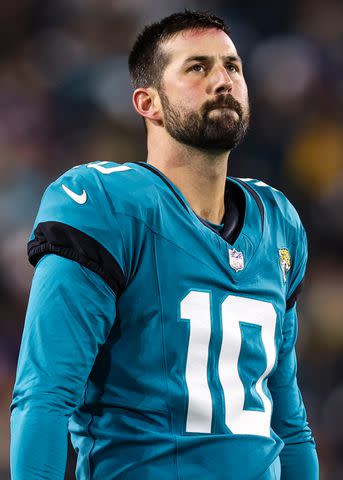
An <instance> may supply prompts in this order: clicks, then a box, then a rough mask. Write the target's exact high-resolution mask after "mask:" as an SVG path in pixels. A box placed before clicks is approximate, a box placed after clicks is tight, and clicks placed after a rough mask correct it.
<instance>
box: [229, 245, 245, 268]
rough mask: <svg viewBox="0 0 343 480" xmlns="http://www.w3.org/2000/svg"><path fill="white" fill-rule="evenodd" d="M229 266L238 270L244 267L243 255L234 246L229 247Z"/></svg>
mask: <svg viewBox="0 0 343 480" xmlns="http://www.w3.org/2000/svg"><path fill="white" fill-rule="evenodd" d="M229 260H230V267H231V268H233V269H234V270H235V272H238V271H239V270H243V268H244V257H243V253H242V252H238V251H237V250H236V249H235V248H233V249H231V248H229Z"/></svg>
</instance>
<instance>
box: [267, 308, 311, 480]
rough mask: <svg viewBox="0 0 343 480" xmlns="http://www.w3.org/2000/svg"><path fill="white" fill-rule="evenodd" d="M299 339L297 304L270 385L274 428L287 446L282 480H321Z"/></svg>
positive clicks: (286, 324)
mask: <svg viewBox="0 0 343 480" xmlns="http://www.w3.org/2000/svg"><path fill="white" fill-rule="evenodd" d="M296 338H297V313H296V305H293V307H292V308H290V309H289V310H288V311H287V312H286V315H285V319H284V326H283V344H282V347H281V349H280V352H279V358H278V365H277V368H276V371H275V372H274V374H273V375H272V376H271V378H270V380H269V382H268V386H269V390H270V392H271V394H272V398H273V415H272V428H273V430H274V431H275V432H276V433H277V435H278V436H279V437H280V438H281V439H282V440H283V442H284V443H285V446H284V448H283V450H282V452H281V454H280V460H281V467H282V476H281V478H282V480H296V479H299V478H306V479H308V480H318V478H319V473H318V471H319V468H318V458H317V453H316V447H315V442H314V439H313V435H312V432H311V429H310V427H309V425H308V422H307V416H306V410H305V406H304V403H303V400H302V396H301V393H300V390H299V388H298V384H297V378H296V374H297V360H296V352H295V342H296Z"/></svg>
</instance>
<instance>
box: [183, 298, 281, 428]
mask: <svg viewBox="0 0 343 480" xmlns="http://www.w3.org/2000/svg"><path fill="white" fill-rule="evenodd" d="M180 307H181V319H182V320H188V321H189V324H190V335H189V344H188V353H187V362H186V374H185V378H186V384H187V388H188V412H187V420H186V432H202V433H210V432H211V425H212V408H213V407H212V404H213V401H212V395H211V391H210V388H209V384H208V377H207V372H208V359H209V346H210V339H211V294H210V292H204V291H196V290H192V291H190V292H189V293H188V294H187V295H186V297H185V298H184V299H183V300H182V302H181V305H180ZM221 315H222V325H223V327H222V328H223V340H222V346H221V350H220V354H219V361H218V375H219V380H220V383H221V386H222V389H223V392H224V398H225V423H226V425H227V427H228V428H229V429H230V430H231V432H232V433H234V434H250V435H260V436H266V437H269V436H270V420H271V413H272V404H271V401H270V399H269V398H268V396H267V395H266V394H265V392H264V391H263V388H262V382H263V380H264V379H265V378H266V377H267V375H268V374H269V373H270V372H271V370H272V369H273V367H274V365H275V361H276V349H275V343H274V337H275V325H276V312H275V309H274V307H273V305H272V304H271V303H268V302H262V301H261V300H254V299H251V298H244V297H237V296H233V295H230V296H228V297H227V298H226V299H225V300H224V302H223V303H222V305H221ZM242 323H244V324H248V325H254V326H257V328H258V329H259V332H260V336H261V340H262V345H263V350H264V353H265V357H266V368H265V370H264V372H263V373H262V375H261V376H260V377H259V378H258V379H257V380H256V383H255V387H254V388H255V391H256V393H257V394H258V396H259V399H260V401H262V405H263V408H260V409H259V410H260V411H257V409H250V410H249V407H245V400H246V398H245V396H246V394H245V392H246V390H245V386H244V384H243V381H242V379H241V377H240V375H239V369H238V364H239V357H240V352H241V347H242V333H241V324H242ZM251 361H253V360H251ZM248 368H249V365H248ZM244 378H246V375H245V376H244ZM250 385H251V383H250ZM246 388H249V386H248V387H247V386H246Z"/></svg>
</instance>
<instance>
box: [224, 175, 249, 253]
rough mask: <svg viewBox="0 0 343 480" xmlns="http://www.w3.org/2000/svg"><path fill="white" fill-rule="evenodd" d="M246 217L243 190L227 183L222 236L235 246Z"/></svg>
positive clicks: (231, 183)
mask: <svg viewBox="0 0 343 480" xmlns="http://www.w3.org/2000/svg"><path fill="white" fill-rule="evenodd" d="M245 215H246V198H245V194H244V192H243V190H242V189H241V188H240V187H239V186H238V185H237V184H236V183H234V182H230V181H227V182H226V189H225V215H224V228H223V230H222V231H221V232H220V235H221V236H222V238H224V240H226V241H227V242H228V243H230V244H231V245H233V244H234V243H235V241H236V240H237V238H238V237H239V235H240V233H241V231H242V229H243V225H244V220H245Z"/></svg>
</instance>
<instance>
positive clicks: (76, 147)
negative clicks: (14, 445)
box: [0, 0, 343, 480]
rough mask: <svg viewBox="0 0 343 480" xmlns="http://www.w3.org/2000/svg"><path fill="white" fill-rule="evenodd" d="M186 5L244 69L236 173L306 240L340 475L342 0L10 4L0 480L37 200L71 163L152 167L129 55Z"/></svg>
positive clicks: (333, 470) (309, 288)
mask: <svg viewBox="0 0 343 480" xmlns="http://www.w3.org/2000/svg"><path fill="white" fill-rule="evenodd" d="M170 4H171V5H170ZM257 5H258V6H257ZM185 7H187V8H199V9H211V10H213V11H214V12H215V13H217V14H218V15H221V16H223V17H225V18H226V20H227V22H228V23H229V25H230V26H231V29H232V38H233V40H234V41H235V43H236V45H237V47H238V51H239V53H240V55H241V56H242V57H243V58H244V60H245V74H246V78H247V82H248V85H249V88H250V97H251V103H252V110H253V117H252V125H251V129H250V133H249V135H248V138H247V139H246V141H245V142H244V144H243V145H242V146H241V147H239V149H238V150H237V151H235V152H233V154H232V157H231V158H232V161H231V167H230V173H231V174H232V175H236V176H242V177H255V178H259V179H261V180H263V181H265V182H267V183H270V184H272V185H273V186H274V187H276V188H278V189H280V190H282V191H283V192H284V193H286V195H287V196H288V197H289V198H290V199H291V201H293V203H295V204H296V206H297V209H298V211H299V212H300V214H301V217H302V219H303V222H304V224H305V227H306V229H307V232H308V237H309V248H310V262H309V267H308V275H307V282H306V288H305V291H304V294H303V297H302V299H301V302H300V322H299V323H300V325H299V330H300V335H299V337H300V338H299V341H298V349H297V350H298V357H299V382H300V384H301V387H302V391H303V396H304V397H305V402H306V405H307V409H308V415H309V418H310V421H311V425H312V427H313V430H314V433H315V436H316V439H317V443H318V449H319V454H320V461H321V479H323V480H336V479H337V480H338V479H342V478H343V369H342V360H343V348H342V347H343V275H342V270H343V262H342V259H343V248H342V240H343V1H342V0H326V1H325V2H324V0H288V1H287V2H286V1H276V0H275V1H260V2H252V1H251V2H250V1H242V0H241V1H238V0H236V1H235V0H232V1H230V2H228V1H224V0H223V1H220V0H216V1H215V0H211V2H210V1H201V0H198V1H189V2H182V1H180V0H173V2H169V1H167V0H159V1H152V0H144V1H143V0H140V1H139V0H125V1H123V2H122V1H117V0H112V1H111V0H3V1H2V2H1V9H0V10H1V11H0V225H1V229H0V395H1V397H0V432H1V442H0V479H1V480H8V479H9V478H10V473H9V460H8V458H9V414H8V406H9V403H10V400H11V392H12V387H13V382H14V378H15V368H16V361H17V355H18V349H19V344H20V338H21V333H22V328H23V321H24V313H25V307H26V303H27V297H28V291H29V287H30V281H31V277H32V268H31V267H30V266H29V265H28V263H27V261H26V241H27V238H28V236H29V233H30V228H31V226H32V223H33V220H34V216H35V213H36V211H37V208H38V205H39V201H40V197H41V195H42V193H43V190H44V188H45V187H46V185H47V184H48V183H50V182H51V181H52V180H53V179H55V178H56V177H57V176H59V175H60V174H61V173H62V172H63V171H64V170H66V169H68V168H70V167H71V166H74V165H78V164H80V163H86V162H89V161H93V160H113V161H116V162H126V161H139V160H144V159H145V157H146V150H145V137H144V130H143V127H142V122H141V120H139V119H138V118H137V116H136V114H135V112H134V110H133V108H132V106H131V99H130V85H129V79H128V72H127V54H128V51H129V49H130V46H131V45H132V42H133V40H134V38H135V35H136V34H137V32H138V31H139V29H140V28H141V27H142V25H144V24H145V23H150V22H152V21H154V20H157V19H159V18H160V17H162V16H164V15H167V14H169V13H172V12H173V11H176V10H180V9H181V10H182V9H183V8H185ZM42 414H43V415H44V412H42ZM74 460H75V459H74V457H73V455H72V454H71V455H70V457H69V461H68V469H67V474H66V478H68V479H72V478H74V477H73V474H72V473H71V472H72V470H73V462H74ZM304 480H305V479H304Z"/></svg>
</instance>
